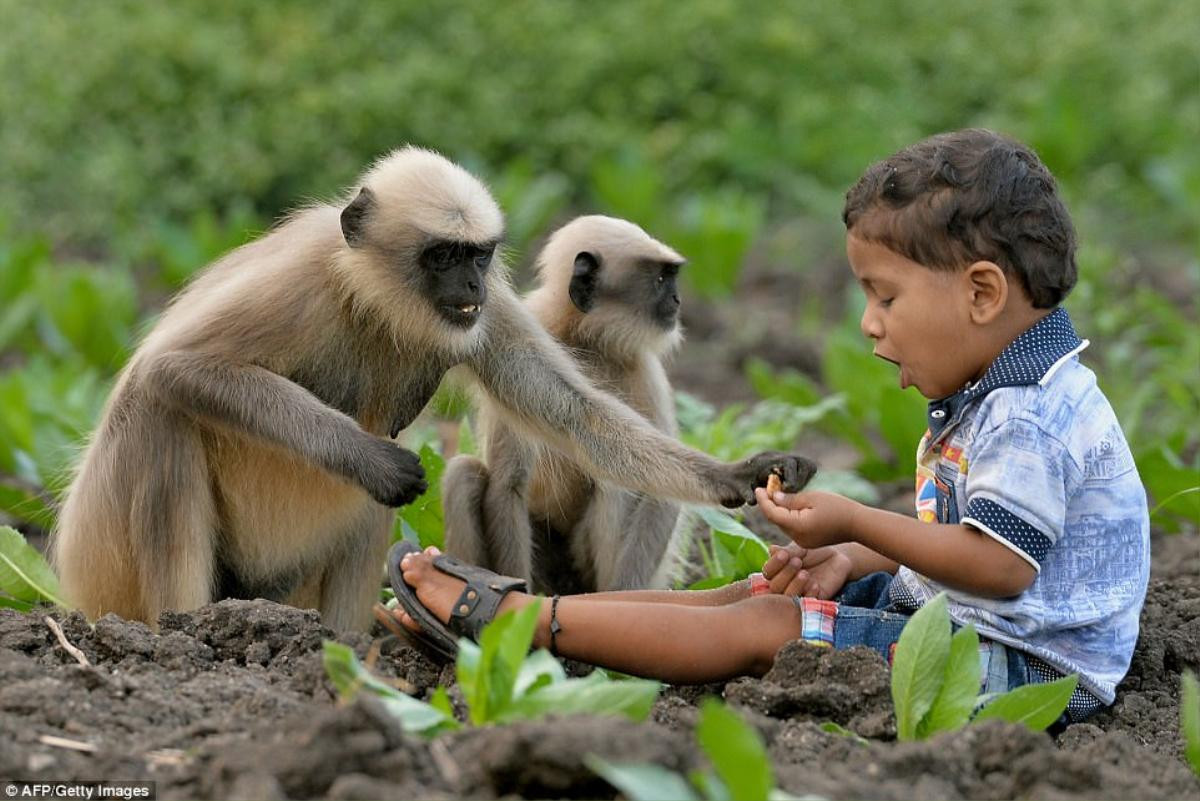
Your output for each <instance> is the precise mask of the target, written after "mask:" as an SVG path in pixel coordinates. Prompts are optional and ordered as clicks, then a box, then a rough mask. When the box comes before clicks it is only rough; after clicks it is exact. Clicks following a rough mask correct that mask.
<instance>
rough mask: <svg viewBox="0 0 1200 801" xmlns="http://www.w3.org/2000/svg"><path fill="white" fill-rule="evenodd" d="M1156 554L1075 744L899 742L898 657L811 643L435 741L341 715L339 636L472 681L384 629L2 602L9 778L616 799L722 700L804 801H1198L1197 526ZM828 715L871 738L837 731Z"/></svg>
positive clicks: (263, 612) (256, 606)
mask: <svg viewBox="0 0 1200 801" xmlns="http://www.w3.org/2000/svg"><path fill="white" fill-rule="evenodd" d="M1155 553H1156V556H1155V568H1154V577H1153V579H1152V582H1151V586H1150V592H1149V595H1148V598H1147V602H1146V606H1145V610H1144V612H1143V615H1142V625H1143V630H1142V636H1141V639H1140V641H1139V643H1138V648H1137V653H1136V654H1135V656H1134V661H1133V667H1132V669H1131V671H1130V674H1129V676H1128V677H1127V678H1126V680H1125V681H1124V683H1123V684H1122V686H1121V689H1120V692H1119V695H1118V698H1117V702H1116V704H1115V705H1114V706H1113V707H1112V709H1111V710H1109V711H1106V712H1103V713H1101V714H1099V715H1097V716H1096V717H1095V718H1093V720H1092V721H1090V722H1088V723H1084V724H1078V725H1075V726H1071V727H1068V728H1067V729H1066V730H1065V731H1064V732H1063V733H1061V734H1060V735H1058V737H1057V738H1051V737H1050V736H1048V735H1045V734H1036V733H1033V732H1029V731H1027V730H1025V729H1024V728H1022V727H1020V726H1015V725H1008V724H1000V723H991V724H987V725H980V726H974V727H968V728H967V729H965V730H963V731H960V732H955V733H951V734H947V735H942V736H939V737H937V738H935V739H933V740H931V741H929V742H925V743H898V742H895V741H894V737H895V722H894V718H893V714H892V706H891V700H890V695H889V692H888V673H887V668H886V666H885V665H884V663H883V662H882V660H880V659H879V658H878V657H877V656H875V655H874V654H873V653H871V652H868V651H865V650H858V649H853V650H850V651H844V652H838V651H831V650H828V649H818V648H812V647H808V646H805V645H803V644H800V643H792V644H789V645H787V646H784V648H782V649H781V650H780V653H779V655H778V656H777V658H776V663H775V666H774V667H773V668H772V670H771V671H770V672H769V673H767V674H766V675H765V676H764V677H763V678H762V679H752V678H742V679H737V680H734V681H731V682H728V683H727V684H725V685H723V686H722V685H719V684H718V685H709V686H707V687H669V688H667V689H666V690H665V691H664V693H663V695H662V696H661V697H660V699H659V700H658V702H657V703H656V704H655V706H654V709H653V710H652V712H651V715H650V719H649V720H648V721H646V722H645V723H641V724H635V723H632V722H630V721H627V720H624V719H614V718H604V717H577V718H563V719H548V720H542V721H532V722H525V723H520V724H516V725H510V726H505V727H486V728H481V729H468V730H465V731H461V732H456V733H451V734H447V735H443V736H442V737H440V738H439V739H437V740H435V741H433V742H428V741H425V740H421V739H418V738H415V737H413V736H410V735H406V734H404V733H403V731H402V730H401V728H400V726H399V725H398V723H397V722H396V721H394V720H392V719H391V718H390V717H389V716H388V714H387V713H386V712H385V711H384V710H383V709H381V708H380V707H379V706H378V705H377V704H375V703H373V702H371V701H369V700H359V701H356V702H354V703H352V704H349V705H343V704H340V703H339V702H338V701H337V698H336V694H335V692H334V691H333V688H332V687H331V685H329V683H328V682H327V681H326V679H325V675H324V670H323V668H322V664H321V643H322V642H323V641H324V640H326V639H336V640H338V641H339V642H342V643H345V644H347V645H349V646H351V647H353V648H354V650H355V652H356V653H357V654H358V656H359V657H360V658H361V659H364V660H365V659H373V660H374V669H375V671H376V672H377V673H378V674H380V675H382V676H385V677H389V678H393V679H395V680H397V682H398V683H399V684H400V686H404V687H406V688H408V689H410V690H411V691H412V692H413V693H415V694H417V695H419V696H423V697H424V696H427V695H428V694H429V693H430V692H431V691H432V689H433V688H434V687H435V686H437V684H438V683H439V681H440V682H442V683H446V684H450V683H452V682H453V672H452V671H451V670H447V669H445V667H444V666H441V665H438V664H436V663H434V662H432V661H430V660H429V659H428V658H427V657H426V656H425V655H424V654H423V653H422V652H420V651H418V650H416V649H414V648H412V647H410V646H408V645H407V644H405V643H403V642H401V641H399V640H397V639H395V638H393V637H386V636H383V634H382V632H380V631H379V630H376V631H374V632H372V634H370V635H367V634H358V633H335V632H333V631H330V630H329V629H327V628H325V627H324V626H322V625H321V623H320V620H319V618H318V617H317V615H316V613H315V612H312V611H304V610H298V609H292V608H289V607H285V606H280V605H277V604H272V603H270V602H267V601H224V602H221V603H218V604H213V605H210V606H207V607H204V608H202V609H200V610H197V611H196V612H192V613H186V614H185V613H169V614H167V615H164V617H163V618H162V620H161V621H160V631H159V632H157V633H155V632H152V631H151V630H150V629H149V628H147V627H146V626H144V625H142V624H140V623H130V622H127V621H123V620H120V619H118V618H115V617H111V616H110V617H105V618H102V619H101V620H99V621H97V622H96V624H95V625H94V626H89V625H88V624H87V622H86V621H85V620H84V619H83V618H82V617H81V616H79V615H78V614H60V613H54V616H55V618H56V619H58V620H60V621H61V623H62V629H63V633H64V635H65V637H66V638H67V640H68V641H69V642H71V643H72V644H73V645H75V646H76V647H77V648H78V649H80V651H81V652H82V653H83V655H84V656H85V658H86V660H87V661H88V663H89V664H88V665H86V666H85V665H81V664H79V663H78V661H77V660H76V659H75V658H74V657H72V656H71V655H70V654H69V653H68V652H67V651H66V650H65V649H64V648H63V647H62V646H61V645H60V644H59V643H58V641H57V639H56V637H55V636H54V634H53V632H52V631H51V629H50V627H49V626H48V625H47V624H46V622H45V621H44V617H45V614H46V612H44V611H43V612H35V613H30V614H20V613H17V612H14V611H11V610H2V611H0V738H2V739H0V742H2V743H3V745H2V746H0V778H4V779H24V780H67V779H81V780H94V779H97V778H104V779H150V780H154V781H156V782H157V792H158V795H159V797H160V798H256V799H284V798H340V799H350V798H381V799H393V798H394V799H412V798H462V797H470V798H500V797H512V798H612V797H615V791H614V790H613V789H612V788H611V787H609V786H608V785H607V784H606V783H604V782H603V781H601V780H600V779H598V778H597V777H596V776H595V775H594V774H593V773H592V772H591V771H590V770H588V768H587V767H586V765H585V764H584V761H583V760H584V757H585V755H587V754H598V755H600V756H603V757H606V758H609V759H613V760H630V761H652V762H655V763H657V764H660V765H663V766H666V767H669V768H672V769H675V770H679V771H682V772H687V771H689V770H692V769H696V768H700V767H703V766H704V759H703V757H702V755H701V753H700V752H699V750H698V748H697V747H696V744H695V739H694V734H693V729H694V726H695V722H696V716H697V712H698V708H697V704H698V702H699V700H700V699H701V698H702V697H704V696H705V695H707V694H714V695H723V696H724V698H725V699H726V701H727V702H728V703H730V704H731V705H733V706H734V707H735V708H736V709H738V711H739V712H740V713H741V714H742V715H743V716H744V717H745V718H746V719H747V720H749V721H750V722H751V723H752V725H754V726H755V727H756V728H757V729H758V730H759V731H760V732H761V733H762V735H763V737H764V738H765V740H766V742H767V743H768V747H769V750H770V755H771V759H772V762H773V764H774V768H775V773H776V778H777V781H778V783H779V785H780V786H781V787H783V788H784V789H786V790H788V791H790V792H792V793H795V794H799V795H802V794H816V795H819V796H824V797H827V798H831V799H836V798H897V799H899V798H911V797H920V798H1047V799H1051V798H1053V799H1062V798H1200V779H1197V777H1195V776H1194V775H1192V773H1191V772H1190V771H1189V770H1188V768H1187V767H1186V766H1185V764H1184V763H1183V761H1182V757H1181V750H1182V743H1181V740H1180V736H1179V706H1178V704H1179V702H1178V695H1179V676H1180V673H1181V671H1182V670H1184V669H1187V668H1190V669H1192V670H1194V671H1200V564H1198V563H1200V547H1198V542H1197V540H1196V538H1195V536H1192V535H1184V536H1176V537H1161V538H1158V537H1156V540H1155ZM369 654H370V655H369ZM827 721H833V722H835V723H838V724H840V725H841V726H843V727H845V728H846V729H847V730H849V731H851V732H854V733H856V734H858V735H860V736H861V737H862V738H865V740H859V739H856V738H853V737H850V736H847V735H843V734H836V733H830V732H826V731H824V730H822V728H821V724H822V723H825V722H827ZM47 736H49V737H54V738H63V739H62V740H46V739H45V738H46V737H47ZM64 740H65V741H69V742H70V743H74V744H75V745H74V747H64V745H66V744H67V743H64ZM81 748H82V749H87V750H76V749H81Z"/></svg>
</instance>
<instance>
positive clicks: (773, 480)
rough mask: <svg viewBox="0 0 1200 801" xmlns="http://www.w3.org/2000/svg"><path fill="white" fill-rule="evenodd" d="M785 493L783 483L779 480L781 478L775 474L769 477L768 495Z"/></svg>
mask: <svg viewBox="0 0 1200 801" xmlns="http://www.w3.org/2000/svg"><path fill="white" fill-rule="evenodd" d="M782 491H783V482H782V481H780V480H779V476H778V475H777V474H775V473H772V474H771V475H769V476H767V494H768V495H774V494H775V493H777V492H782Z"/></svg>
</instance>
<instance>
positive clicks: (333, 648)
mask: <svg viewBox="0 0 1200 801" xmlns="http://www.w3.org/2000/svg"><path fill="white" fill-rule="evenodd" d="M321 647H322V651H323V654H322V662H323V663H324V665H325V675H327V676H328V677H329V681H330V682H331V683H332V684H333V686H334V687H335V688H337V691H338V695H339V696H340V697H341V698H342V699H343V700H345V701H349V700H351V699H353V698H354V697H355V696H356V695H358V693H359V692H362V691H364V690H365V691H367V692H369V693H371V694H372V695H374V696H376V697H377V698H379V699H380V701H381V702H382V704H383V706H384V708H385V709H387V710H388V712H390V713H391V714H393V715H394V716H395V717H396V718H397V719H398V720H399V721H400V724H401V726H403V728H404V730H405V731H408V732H413V733H416V734H422V735H425V736H427V737H431V736H433V735H435V734H439V733H441V732H443V731H449V730H452V729H457V728H458V727H459V724H458V721H457V720H455V719H454V713H453V710H452V709H451V708H450V706H449V700H450V699H449V698H445V704H442V705H435V704H427V703H425V702H424V701H419V700H417V699H416V698H413V697H412V696H409V695H405V694H404V693H402V692H400V691H399V690H397V689H396V688H395V687H392V686H391V685H389V684H387V683H385V682H383V681H380V680H379V679H378V678H376V677H375V676H374V675H372V674H371V672H370V671H369V670H367V669H366V667H364V666H363V664H362V663H361V662H359V661H358V657H356V656H355V655H354V650H353V649H352V648H350V647H349V646H346V645H342V644H341V643H338V642H334V641H333V640H326V641H325V642H324V643H322V645H321ZM438 689H439V690H442V693H443V695H444V694H445V690H444V689H442V688H440V687H439V688H438ZM434 697H435V700H437V696H436V694H435V696H434Z"/></svg>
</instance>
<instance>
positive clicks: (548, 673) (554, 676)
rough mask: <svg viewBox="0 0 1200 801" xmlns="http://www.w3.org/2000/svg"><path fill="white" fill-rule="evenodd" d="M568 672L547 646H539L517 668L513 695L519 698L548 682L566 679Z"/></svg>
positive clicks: (553, 682) (552, 682)
mask: <svg viewBox="0 0 1200 801" xmlns="http://www.w3.org/2000/svg"><path fill="white" fill-rule="evenodd" d="M566 678H567V673H566V671H565V670H563V666H562V663H561V662H559V661H558V660H557V659H555V658H554V657H553V656H551V654H550V652H549V651H547V650H546V649H545V648H539V649H537V650H536V651H534V652H533V653H532V654H530V655H529V656H528V657H526V658H525V661H524V662H522V663H521V667H520V668H519V669H518V670H517V681H516V684H515V685H514V686H513V697H517V698H519V697H520V696H522V695H524V694H525V693H527V692H529V691H530V690H535V689H537V688H538V687H541V686H544V685H547V684H557V683H558V682H560V681H566Z"/></svg>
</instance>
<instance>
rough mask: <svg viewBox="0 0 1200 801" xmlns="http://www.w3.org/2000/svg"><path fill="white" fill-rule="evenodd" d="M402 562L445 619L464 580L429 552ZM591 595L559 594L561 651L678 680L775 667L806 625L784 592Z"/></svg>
mask: <svg viewBox="0 0 1200 801" xmlns="http://www.w3.org/2000/svg"><path fill="white" fill-rule="evenodd" d="M401 564H402V570H403V574H404V580H405V582H407V583H408V584H409V585H410V586H411V587H413V589H414V590H415V591H416V593H417V598H418V599H419V600H420V601H421V603H422V604H424V605H425V607H426V608H428V609H429V611H431V612H433V613H434V614H435V615H437V617H438V619H439V620H442V621H443V622H445V621H446V620H448V619H449V617H450V608H451V606H452V605H453V604H454V602H455V601H456V600H458V597H459V594H460V593H461V592H462V589H463V582H462V581H460V580H459V579H456V578H454V577H453V576H448V575H446V574H445V573H442V572H441V571H440V570H438V569H437V568H436V567H434V566H433V562H432V557H431V556H429V555H428V554H411V555H409V556H407V557H405V560H404V562H402V563H401ZM621 594H622V595H624V594H625V593H621ZM635 595H636V593H635ZM588 597H589V596H568V597H565V598H562V599H560V600H559V603H558V612H557V620H558V623H559V625H560V626H561V627H562V628H561V630H560V631H559V633H558V635H557V636H556V638H555V644H556V646H557V650H558V653H559V654H560V655H562V656H566V657H570V658H572V659H578V660H580V661H583V662H589V663H591V664H594V665H601V666H603V667H607V668H611V669H613V670H619V671H621V672H623V673H630V674H633V675H638V676H647V677H651V678H657V679H663V680H665V681H669V682H672V683H676V684H699V683H705V682H710V681H721V680H724V679H729V678H732V677H734V676H741V675H746V674H755V675H761V674H763V673H765V672H766V671H767V670H769V669H770V667H771V664H772V662H773V661H774V658H775V652H776V651H778V650H779V648H780V646H782V645H783V644H784V643H786V642H788V641H790V640H794V639H796V638H797V637H799V636H800V631H801V626H800V615H799V613H798V612H797V611H796V607H795V605H794V603H793V601H792V599H791V598H790V597H785V596H780V595H762V596H756V597H753V598H747V599H745V600H743V601H739V602H737V603H732V604H725V605H718V606H690V605H679V604H674V603H661V602H656V601H649V602H639V601H629V600H613V599H610V600H606V601H604V602H602V603H596V602H593V601H594V599H593V601H589V600H588ZM535 600H537V599H536V597H535V596H532V595H526V594H525V593H518V592H513V593H509V594H508V595H507V596H506V597H505V598H504V601H503V602H502V603H501V604H500V612H507V611H509V610H510V609H519V608H522V607H524V606H527V605H528V604H530V603H533V602H534V601H535ZM395 614H396V617H397V619H399V620H400V622H401V623H403V624H404V625H405V626H407V627H408V628H410V629H414V630H416V629H417V628H419V627H418V626H417V624H416V623H415V622H414V621H412V619H410V618H409V617H408V616H407V615H405V614H404V613H403V612H402V611H400V610H397V611H396V612H395ZM534 644H535V646H539V647H549V645H550V604H549V603H548V602H547V603H543V604H542V609H541V614H540V616H539V618H538V626H537V631H536V633H535V634H534Z"/></svg>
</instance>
